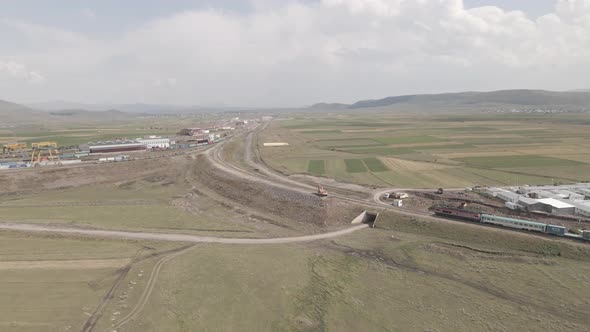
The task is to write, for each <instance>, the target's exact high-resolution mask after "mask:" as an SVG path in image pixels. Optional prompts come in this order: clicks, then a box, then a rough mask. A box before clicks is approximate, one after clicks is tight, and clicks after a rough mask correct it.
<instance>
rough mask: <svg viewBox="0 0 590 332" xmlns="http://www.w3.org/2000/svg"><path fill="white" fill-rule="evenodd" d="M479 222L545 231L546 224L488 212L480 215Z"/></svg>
mask: <svg viewBox="0 0 590 332" xmlns="http://www.w3.org/2000/svg"><path fill="white" fill-rule="evenodd" d="M481 222H482V223H486V224H494V225H500V226H504V227H510V228H516V229H526V230H529V231H535V232H541V233H545V232H546V231H545V228H546V227H547V224H543V223H539V222H534V221H528V220H520V219H512V218H506V217H498V216H493V215H489V214H482V215H481Z"/></svg>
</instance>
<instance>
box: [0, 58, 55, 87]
mask: <svg viewBox="0 0 590 332" xmlns="http://www.w3.org/2000/svg"><path fill="white" fill-rule="evenodd" d="M2 76H4V77H8V78H10V79H18V80H24V81H27V82H30V83H35V84H37V83H43V82H45V77H43V75H41V74H40V73H38V72H36V71H33V70H30V69H28V68H27V66H25V65H24V64H22V63H18V62H14V61H2V60H0V78H1V77H2Z"/></svg>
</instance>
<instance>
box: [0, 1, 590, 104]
mask: <svg viewBox="0 0 590 332" xmlns="http://www.w3.org/2000/svg"><path fill="white" fill-rule="evenodd" d="M0 8H1V9H0V99H3V100H10V101H16V102H41V101H52V100H67V101H75V102H86V103H154V104H174V105H201V106H248V107H279V106H281V107H290V106H303V105H310V104H313V103H316V102H354V101H357V100H361V99H371V98H381V97H386V96H392V95H403V94H417V93H442V92H456V91H490V90H500V89H513V88H529V89H548V90H570V89H582V88H589V87H590V86H589V85H590V84H589V83H588V82H589V81H588V77H589V76H590V75H589V74H590V0H518V1H515V0H463V1H462V0H298V1H297V0H250V1H248V0H243V1H232V0H170V1H165V0H160V1H156V0H126V1H119V0H100V1H98V0H95V1H89V0H53V1H38V0H0Z"/></svg>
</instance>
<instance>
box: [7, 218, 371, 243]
mask: <svg viewBox="0 0 590 332" xmlns="http://www.w3.org/2000/svg"><path fill="white" fill-rule="evenodd" d="M367 227H368V225H366V224H363V225H356V226H352V227H349V228H345V229H341V230H338V231H334V232H328V233H322V234H314V235H304V236H294V237H279V238H267V239H244V238H222V237H209V236H196V235H185V234H166V233H147V232H128V231H110V230H96V229H80V228H68V227H51V226H43V225H34V224H21V223H19V224H14V223H2V224H0V229H3V230H12V231H22V232H44V233H61V234H79V235H89V236H97V237H109V238H125V239H140V240H157V241H173V242H194V243H224V244H277V243H296V242H309V241H316V240H322V239H329V238H333V237H337V236H341V235H345V234H349V233H352V232H356V231H358V230H361V229H364V228H367Z"/></svg>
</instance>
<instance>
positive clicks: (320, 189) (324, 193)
mask: <svg viewBox="0 0 590 332" xmlns="http://www.w3.org/2000/svg"><path fill="white" fill-rule="evenodd" d="M318 196H320V197H326V196H328V192H327V191H326V189H324V186H322V185H321V184H318Z"/></svg>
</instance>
